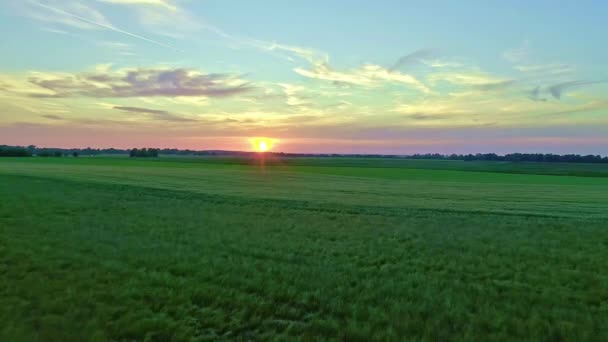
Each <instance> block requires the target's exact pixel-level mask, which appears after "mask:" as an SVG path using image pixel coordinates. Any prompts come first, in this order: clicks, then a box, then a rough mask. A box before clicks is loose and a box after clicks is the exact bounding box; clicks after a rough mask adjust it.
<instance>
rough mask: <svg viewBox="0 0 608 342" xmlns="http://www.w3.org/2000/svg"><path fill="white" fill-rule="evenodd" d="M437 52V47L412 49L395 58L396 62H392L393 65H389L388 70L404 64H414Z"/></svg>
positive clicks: (401, 66)
mask: <svg viewBox="0 0 608 342" xmlns="http://www.w3.org/2000/svg"><path fill="white" fill-rule="evenodd" d="M437 54H438V50H437V49H420V50H417V51H414V52H412V53H410V54H408V55H405V56H403V57H401V58H399V59H398V60H397V62H395V64H393V66H391V67H390V68H389V69H388V70H389V71H396V70H399V69H401V68H403V67H405V66H409V65H412V64H416V63H421V62H423V61H425V60H428V59H431V58H433V57H436V56H437Z"/></svg>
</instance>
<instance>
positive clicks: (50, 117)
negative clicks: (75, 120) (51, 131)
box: [42, 114, 63, 120]
mask: <svg viewBox="0 0 608 342" xmlns="http://www.w3.org/2000/svg"><path fill="white" fill-rule="evenodd" d="M42 117H43V118H46V119H49V120H63V118H62V117H61V116H59V115H52V114H48V115H43V116H42Z"/></svg>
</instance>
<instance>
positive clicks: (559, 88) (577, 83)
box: [549, 80, 608, 100]
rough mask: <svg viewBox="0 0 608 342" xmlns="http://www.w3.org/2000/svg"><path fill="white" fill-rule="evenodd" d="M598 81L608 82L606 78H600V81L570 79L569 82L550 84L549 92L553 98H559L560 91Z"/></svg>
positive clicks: (560, 95)
mask: <svg viewBox="0 0 608 342" xmlns="http://www.w3.org/2000/svg"><path fill="white" fill-rule="evenodd" d="M599 83H608V80H600V81H584V80H581V81H570V82H564V83H559V84H555V85H552V86H550V87H549V92H550V93H551V95H552V96H553V97H554V98H556V99H558V100H559V99H561V97H562V93H563V92H564V91H565V90H567V89H569V88H574V87H581V86H585V85H591V84H599Z"/></svg>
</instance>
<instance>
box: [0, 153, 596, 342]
mask: <svg viewBox="0 0 608 342" xmlns="http://www.w3.org/2000/svg"><path fill="white" fill-rule="evenodd" d="M210 160H211V161H210ZM300 162H301V161H300ZM331 162H332V160H331V159H327V160H326V161H322V162H320V164H318V165H315V164H314V163H313V162H312V161H310V163H313V164H310V165H308V164H307V165H300V166H298V165H292V164H290V161H287V162H281V164H280V165H278V166H267V167H266V168H265V169H264V170H263V171H262V170H260V169H258V168H256V167H252V166H251V165H246V162H232V161H229V162H226V160H223V161H218V160H216V159H208V158H205V159H178V158H176V159H175V160H173V159H170V160H167V159H162V158H161V159H157V160H131V159H121V158H78V159H76V158H74V159H68V158H65V159H39V158H25V159H12V158H7V159H0V284H2V285H1V286H0V303H1V304H2V305H0V322H1V323H0V340H2V341H18V340H25V341H31V340H44V341H83V340H100V341H103V340H124V341H130V340H145V339H148V340H218V339H220V340H233V339H240V340H268V339H293V338H302V339H305V340H308V339H343V340H370V339H379V340H403V339H425V340H446V339H453V340H487V339H499V340H505V339H508V340H522V339H534V340H606V339H607V338H608V178H604V177H597V174H596V173H601V172H603V171H602V170H603V169H602V167H603V166H602V165H598V166H594V165H582V166H578V165H577V167H584V168H586V169H585V170H586V171H585V172H587V173H589V175H593V177H571V176H557V175H556V174H562V173H564V172H570V171H571V169H570V171H564V169H563V168H562V166H560V165H551V164H539V165H533V167H532V166H528V165H527V164H525V165H524V166H522V169H521V170H519V172H515V173H516V174H514V173H503V172H497V170H496V169H495V168H496V167H497V166H494V165H491V164H489V163H486V164H479V165H480V166H479V167H478V169H477V170H475V172H471V170H469V171H467V170H462V168H460V169H458V168H456V169H454V168H453V164H451V162H445V163H446V164H445V165H448V166H445V167H443V168H441V167H440V166H441V165H443V164H437V163H436V162H433V161H423V162H428V163H429V164H427V165H428V167H429V169H423V168H421V166H422V165H424V164H422V163H417V162H418V161H414V163H413V164H408V163H407V162H403V163H404V164H402V165H392V166H387V167H381V168H379V167H377V165H378V164H374V163H373V162H374V161H373V160H370V161H369V162H368V163H367V164H361V165H358V166H355V165H348V163H347V161H343V160H333V164H331ZM379 162H380V164H382V163H383V162H385V161H384V160H380V161H379ZM390 162H391V161H389V163H390ZM323 163H327V164H323ZM340 163H343V164H340ZM439 163H443V162H439ZM277 164H278V163H277ZM414 164H416V165H414ZM438 165H439V166H438ZM471 165H472V164H471ZM500 167H503V166H500ZM504 167H505V168H507V169H515V168H518V167H520V165H519V164H510V165H507V166H504ZM568 167H570V166H568ZM595 167H597V170H595V169H594V168H595ZM532 170H540V171H536V173H540V174H532V173H534V172H532ZM581 170H582V169H580V170H579V172H580V171H581ZM596 171H597V172H596ZM509 172H510V171H509Z"/></svg>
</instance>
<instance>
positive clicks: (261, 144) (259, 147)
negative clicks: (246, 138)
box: [250, 138, 275, 152]
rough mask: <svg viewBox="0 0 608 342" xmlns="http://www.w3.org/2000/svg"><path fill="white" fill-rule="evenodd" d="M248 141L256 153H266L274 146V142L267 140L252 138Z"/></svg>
mask: <svg viewBox="0 0 608 342" xmlns="http://www.w3.org/2000/svg"><path fill="white" fill-rule="evenodd" d="M250 141H251V145H252V147H253V149H254V150H255V151H257V152H268V151H270V150H271V149H272V147H273V146H274V145H275V140H274V139H269V138H253V139H250Z"/></svg>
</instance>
